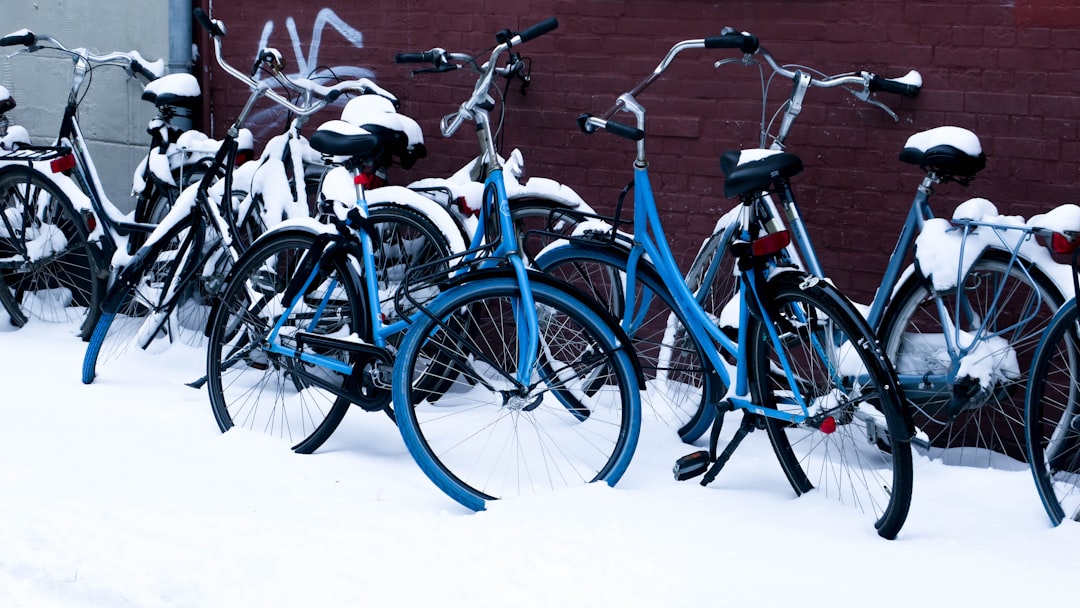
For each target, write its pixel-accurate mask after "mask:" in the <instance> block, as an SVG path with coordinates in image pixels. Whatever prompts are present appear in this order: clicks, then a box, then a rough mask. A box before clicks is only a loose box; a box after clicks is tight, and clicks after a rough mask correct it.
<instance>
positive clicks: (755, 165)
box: [720, 150, 803, 197]
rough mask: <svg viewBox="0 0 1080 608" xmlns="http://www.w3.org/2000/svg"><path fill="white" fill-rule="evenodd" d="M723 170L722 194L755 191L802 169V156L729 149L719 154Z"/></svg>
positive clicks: (796, 173)
mask: <svg viewBox="0 0 1080 608" xmlns="http://www.w3.org/2000/svg"><path fill="white" fill-rule="evenodd" d="M720 170H721V171H722V172H723V173H724V196H728V197H731V196H737V195H743V194H751V193H758V192H761V191H762V190H765V189H767V188H768V187H769V185H771V184H772V183H773V181H775V180H777V179H787V178H789V177H793V176H795V175H798V174H799V173H800V172H802V170H803V164H802V159H800V158H799V157H798V156H795V155H794V154H791V153H788V152H775V151H771V150H728V151H727V152H724V153H723V154H722V155H721V156H720Z"/></svg>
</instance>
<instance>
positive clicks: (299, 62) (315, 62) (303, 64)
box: [259, 8, 372, 78]
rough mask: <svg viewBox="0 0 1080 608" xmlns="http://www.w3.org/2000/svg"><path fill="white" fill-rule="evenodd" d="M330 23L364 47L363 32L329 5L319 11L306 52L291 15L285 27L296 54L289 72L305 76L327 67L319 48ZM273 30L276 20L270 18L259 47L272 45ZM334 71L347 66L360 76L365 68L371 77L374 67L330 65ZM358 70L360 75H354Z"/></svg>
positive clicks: (350, 41)
mask: <svg viewBox="0 0 1080 608" xmlns="http://www.w3.org/2000/svg"><path fill="white" fill-rule="evenodd" d="M327 26H330V27H332V28H334V29H335V30H337V32H338V33H339V34H341V37H342V38H344V39H345V41H346V42H348V43H350V44H352V45H353V46H354V47H356V48H364V34H363V33H362V32H361V31H360V30H357V29H356V28H354V27H352V26H351V25H349V24H348V23H346V22H345V21H344V20H343V19H342V18H341V17H338V15H337V13H335V12H334V11H333V10H331V9H329V8H324V9H322V10H320V11H319V14H318V15H317V16H316V17H315V25H314V26H313V27H312V28H311V42H310V44H309V45H308V52H307V55H305V54H304V50H303V48H302V47H301V41H300V35H299V33H298V32H297V30H296V20H294V19H293V18H292V17H288V18H286V19H285V28H286V29H287V30H288V32H289V39H290V43H291V45H292V50H293V54H294V55H295V56H296V71H295V72H294V73H292V74H290V76H301V77H304V78H313V77H315V76H318V75H320V74H316V70H320V71H321V70H324V69H326V68H320V65H319V49H320V47H321V46H322V37H323V31H324V30H325V29H326V28H327ZM273 32H274V22H273V21H267V22H266V25H264V26H263V31H262V37H261V38H260V39H259V49H263V48H266V47H267V46H269V42H270V35H271V34H273ZM331 69H332V70H333V71H334V73H335V74H337V73H338V70H346V71H347V72H348V73H349V76H350V77H352V78H358V77H360V76H359V74H358V72H362V73H363V75H364V76H367V77H371V75H372V73H371V70H368V69H365V68H359V67H355V66H341V67H337V68H331ZM354 74H357V75H354Z"/></svg>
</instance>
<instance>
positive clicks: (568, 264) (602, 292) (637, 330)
mask: <svg viewBox="0 0 1080 608" xmlns="http://www.w3.org/2000/svg"><path fill="white" fill-rule="evenodd" d="M700 48H711V49H716V48H722V49H728V48H731V49H739V50H741V51H742V52H743V53H745V54H752V53H754V52H755V51H757V49H758V42H757V39H756V38H755V37H754V36H752V35H750V34H746V33H738V32H735V31H734V30H731V31H725V33H723V34H722V35H720V36H717V37H712V38H706V39H697V40H684V41H682V42H679V43H677V44H675V45H674V46H673V47H672V48H671V49H670V50H669V51H668V53H667V55H666V56H665V57H664V59H663V60H662V61H661V62H660V64H659V66H658V67H657V68H656V69H655V70H654V71H653V72H652V74H650V75H649V77H648V78H646V79H645V80H644V81H643V82H642V83H640V84H638V85H637V86H636V87H635V88H634V89H632V90H631V91H630V92H627V93H624V94H622V95H620V96H619V98H618V101H617V103H616V104H615V106H614V107H612V108H611V109H610V110H609V111H608V112H607V113H606V114H604V115H603V116H600V117H597V116H592V115H589V114H586V115H583V116H582V117H581V118H580V120H579V122H580V125H581V128H582V130H583V131H584V132H586V133H592V132H594V131H596V130H598V129H604V130H607V131H608V132H610V133H613V134H615V135H619V136H622V137H625V138H628V139H631V140H634V141H636V142H637V156H636V158H635V160H634V178H633V182H632V184H631V185H630V186H629V187H628V189H627V190H624V196H625V195H627V194H628V193H629V190H631V189H632V192H633V208H634V211H633V234H632V235H631V234H627V233H625V232H621V231H619V230H614V229H612V228H611V226H610V225H608V224H605V223H602V222H594V223H593V224H592V225H591V226H590V224H589V223H588V222H584V223H582V224H580V225H579V228H578V229H577V231H576V233H575V236H574V237H573V238H570V239H566V240H564V241H562V242H559V243H556V244H553V245H550V246H548V247H547V248H545V250H544V251H542V252H541V253H540V254H539V255H538V256H537V258H536V263H537V265H538V266H539V267H540V268H542V269H543V270H544V271H545V272H548V273H552V274H554V275H555V276H557V277H559V278H562V279H566V280H569V281H571V282H573V283H574V284H577V285H579V286H582V287H584V288H588V289H589V290H591V291H592V293H595V294H597V295H599V296H601V297H602V298H603V300H604V302H605V303H606V304H608V305H609V306H610V307H611V310H612V311H613V312H614V313H615V314H616V315H617V316H618V317H619V318H620V321H621V326H622V328H623V329H624V330H625V331H626V332H627V334H629V335H631V336H633V337H634V339H635V346H637V347H638V348H639V349H649V348H656V345H650V344H649V343H648V342H647V341H643V340H642V339H641V336H643V335H650V334H655V335H662V336H663V341H662V344H665V345H667V346H668V348H667V349H666V350H665V351H664V352H665V353H666V354H663V355H657V356H654V357H651V358H650V357H642V360H644V361H654V362H655V364H654V366H653V368H652V369H646V370H645V372H646V375H647V377H649V378H650V380H651V381H652V383H653V384H654V385H655V387H656V390H659V391H682V392H683V393H684V394H687V395H689V398H687V399H684V401H685V403H686V405H687V409H686V410H685V411H684V412H683V413H682V414H681V415H682V416H683V417H682V418H680V420H683V421H685V422H684V424H683V426H682V427H681V429H680V430H681V432H682V433H683V435H684V437H690V436H694V435H699V434H700V433H701V432H703V431H704V430H705V429H707V428H708V427H709V425H710V424H711V425H712V430H713V433H712V445H711V449H710V450H709V451H708V452H697V453H695V454H692V455H690V456H688V457H685V458H684V459H681V460H680V462H679V463H678V464H677V465H676V476H677V477H678V478H680V479H687V478H690V477H694V476H696V475H700V474H702V473H705V474H706V476H705V479H704V481H703V482H702V483H703V484H706V483H708V482H710V481H712V479H713V478H715V476H716V475H717V473H718V472H719V471H720V469H721V468H722V467H723V465H724V464H725V463H726V462H727V460H728V459H729V458H730V456H731V455H732V453H733V452H734V450H735V449H736V448H737V446H738V445H739V443H740V442H741V441H742V440H743V439H744V438H745V437H746V435H747V434H749V433H750V432H752V431H754V430H756V429H765V430H766V431H767V433H768V436H769V439H770V441H771V443H772V447H773V450H774V452H775V454H776V456H777V458H778V459H779V461H780V464H781V466H782V468H783V470H784V473H785V474H786V475H787V478H788V480H789V481H790V482H791V485H792V487H793V488H794V489H795V491H796V492H797V493H798V494H804V493H807V492H809V491H811V490H813V489H816V490H817V493H818V494H821V495H824V496H825V497H827V498H830V499H834V500H837V501H839V502H841V503H843V504H847V505H849V506H854V507H855V508H857V509H859V510H861V511H863V512H864V513H866V514H869V515H870V516H871V517H872V518H873V519H874V525H875V527H876V528H877V531H878V534H879V535H881V536H882V537H885V538H894V537H895V536H896V534H897V533H898V532H899V530H900V528H901V526H902V525H903V523H904V520H905V519H906V517H907V513H908V509H909V506H910V501H911V486H912V460H911V449H910V443H909V442H910V438H911V434H912V431H911V427H910V425H909V424H908V422H907V421H906V420H905V419H904V416H903V409H902V398H901V395H900V393H899V390H898V385H897V382H896V379H895V376H894V375H893V371H892V368H891V366H890V364H889V362H888V360H887V358H886V357H885V355H884V352H883V350H882V349H881V347H880V346H879V344H878V342H877V340H876V339H875V337H874V335H873V332H872V331H871V330H870V328H869V327H868V325H867V324H866V322H865V320H864V319H862V317H861V316H859V314H858V313H857V312H856V311H855V309H854V307H853V306H852V305H851V303H850V302H849V301H848V300H847V299H846V298H845V297H844V296H843V295H842V294H840V293H839V292H838V291H837V290H836V289H835V288H834V287H833V286H832V285H831V284H829V283H828V282H827V281H825V280H822V279H820V278H818V277H816V276H813V275H811V274H808V273H805V272H803V271H801V270H798V269H795V268H792V267H790V266H789V265H786V263H785V260H786V255H785V253H784V248H785V247H786V246H787V245H788V243H789V241H790V235H789V233H788V232H787V231H785V230H777V229H776V228H777V227H776V226H775V225H774V224H771V223H770V224H768V225H766V224H765V223H763V222H762V219H763V218H765V217H766V202H765V199H764V194H763V193H764V192H765V191H766V190H772V189H776V188H782V187H786V185H787V181H788V178H790V177H791V175H792V172H791V171H790V170H781V171H774V170H761V171H755V172H751V173H744V174H743V175H741V177H740V179H738V180H732V179H729V180H728V181H727V182H726V184H725V191H726V192H728V193H729V194H731V195H737V196H738V197H739V202H740V204H739V206H738V208H737V210H736V211H734V212H733V216H732V217H734V218H735V220H736V221H735V225H736V228H735V229H734V230H732V231H731V232H729V233H728V234H727V238H728V240H727V242H726V243H725V245H726V248H725V251H727V252H728V253H729V255H730V256H731V257H730V258H729V259H731V260H732V261H733V262H734V266H735V270H734V272H733V275H732V277H733V278H734V279H735V280H736V281H737V284H738V287H737V289H736V290H735V299H734V301H733V303H732V305H731V306H730V307H729V308H728V312H727V313H725V314H728V313H729V314H730V323H719V322H718V319H717V318H716V317H715V316H713V315H711V314H710V313H709V312H708V311H706V310H705V309H704V308H703V307H702V305H701V304H700V303H699V301H698V300H697V299H696V297H695V294H694V293H693V292H692V291H691V290H690V289H689V287H688V286H687V284H686V282H685V279H684V278H683V276H682V273H681V272H680V270H679V268H678V265H677V264H676V262H675V258H674V256H673V255H672V252H671V249H670V247H669V246H668V243H667V241H666V238H665V236H664V232H663V229H662V227H661V224H660V216H659V211H658V210H657V207H656V201H655V200H654V197H653V193H652V188H651V185H650V181H649V172H648V167H649V163H648V160H647V157H646V154H645V133H646V131H645V126H646V123H645V108H644V106H642V105H641V103H639V101H638V100H637V99H636V96H637V95H638V94H639V93H641V92H642V91H644V90H645V89H646V88H647V87H648V86H649V85H650V84H651V83H652V82H654V81H655V80H656V79H657V78H659V77H660V76H661V75H662V74H663V73H664V71H665V70H666V69H667V68H668V67H669V66H670V65H671V63H672V61H673V60H674V58H675V56H676V55H678V54H679V53H680V52H682V51H685V50H688V49H700ZM618 111H625V112H628V113H630V114H632V115H633V116H634V117H635V118H636V125H635V126H629V125H625V124H621V123H618V122H615V121H613V120H610V118H611V117H612V116H613V115H614V114H615V113H616V112H618ZM599 286H608V287H607V288H603V289H600V288H599ZM650 325H653V326H654V327H652V328H651V329H650ZM688 362H689V363H688ZM657 380H659V381H657ZM651 390H652V389H651ZM673 401H674V400H673ZM701 403H707V404H709V405H710V406H712V407H704V408H702V407H700V404H701ZM654 407H655V406H654ZM734 410H740V411H741V412H742V413H743V418H742V422H741V424H740V426H739V428H738V429H737V431H736V432H735V434H734V436H733V437H732V439H731V440H730V441H729V442H728V444H727V445H726V447H725V448H724V450H723V451H722V452H721V453H719V454H717V451H718V438H719V432H720V428H721V422H722V417H720V418H716V419H715V421H714V420H713V419H714V417H715V416H716V414H717V413H719V414H720V416H722V415H723V414H724V413H726V412H730V411H734Z"/></svg>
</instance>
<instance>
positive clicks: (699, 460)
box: [671, 450, 712, 481]
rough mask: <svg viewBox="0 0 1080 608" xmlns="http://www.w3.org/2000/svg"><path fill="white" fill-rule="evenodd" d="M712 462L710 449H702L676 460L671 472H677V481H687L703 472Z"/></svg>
mask: <svg viewBox="0 0 1080 608" xmlns="http://www.w3.org/2000/svg"><path fill="white" fill-rule="evenodd" d="M711 463H712V461H711V460H710V458H709V451H708V450H700V451H697V452H694V453H693V454H687V455H686V456H683V457H682V458H680V459H678V460H676V461H675V467H674V468H672V469H671V472H672V473H674V474H675V480H676V481H686V480H687V479H693V478H695V477H697V476H698V475H701V474H703V473H704V472H705V471H706V470H708V468H709V465H710V464H711Z"/></svg>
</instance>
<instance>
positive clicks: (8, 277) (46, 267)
mask: <svg viewBox="0 0 1080 608" xmlns="http://www.w3.org/2000/svg"><path fill="white" fill-rule="evenodd" d="M88 235H89V230H88V227H87V225H86V221H85V220H84V219H83V217H82V215H81V214H80V213H78V212H77V211H76V210H75V208H74V207H73V206H72V204H71V201H70V199H69V198H68V197H67V195H65V194H64V193H63V191H61V190H60V189H59V188H58V187H57V186H56V185H55V184H54V183H52V182H51V181H49V179H48V178H47V177H45V176H43V175H42V174H41V173H39V172H37V171H35V170H33V169H31V168H29V167H22V166H9V167H5V168H4V169H3V170H2V171H0V292H3V293H0V303H2V304H3V305H4V307H5V309H6V310H7V312H8V314H9V315H10V316H11V322H12V323H13V324H14V325H16V326H18V327H21V326H23V325H25V324H26V323H28V322H30V321H31V320H38V321H44V322H50V323H80V324H82V326H81V328H80V333H81V334H83V335H86V334H88V333H89V330H90V328H91V327H92V323H93V322H94V320H95V319H96V311H97V310H98V309H99V307H100V305H101V299H102V298H103V291H104V289H103V286H102V281H101V276H102V275H101V263H100V261H99V257H98V255H99V253H98V250H97V248H96V246H95V245H94V244H92V243H90V242H88V240H87V239H88V238H89V237H88Z"/></svg>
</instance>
